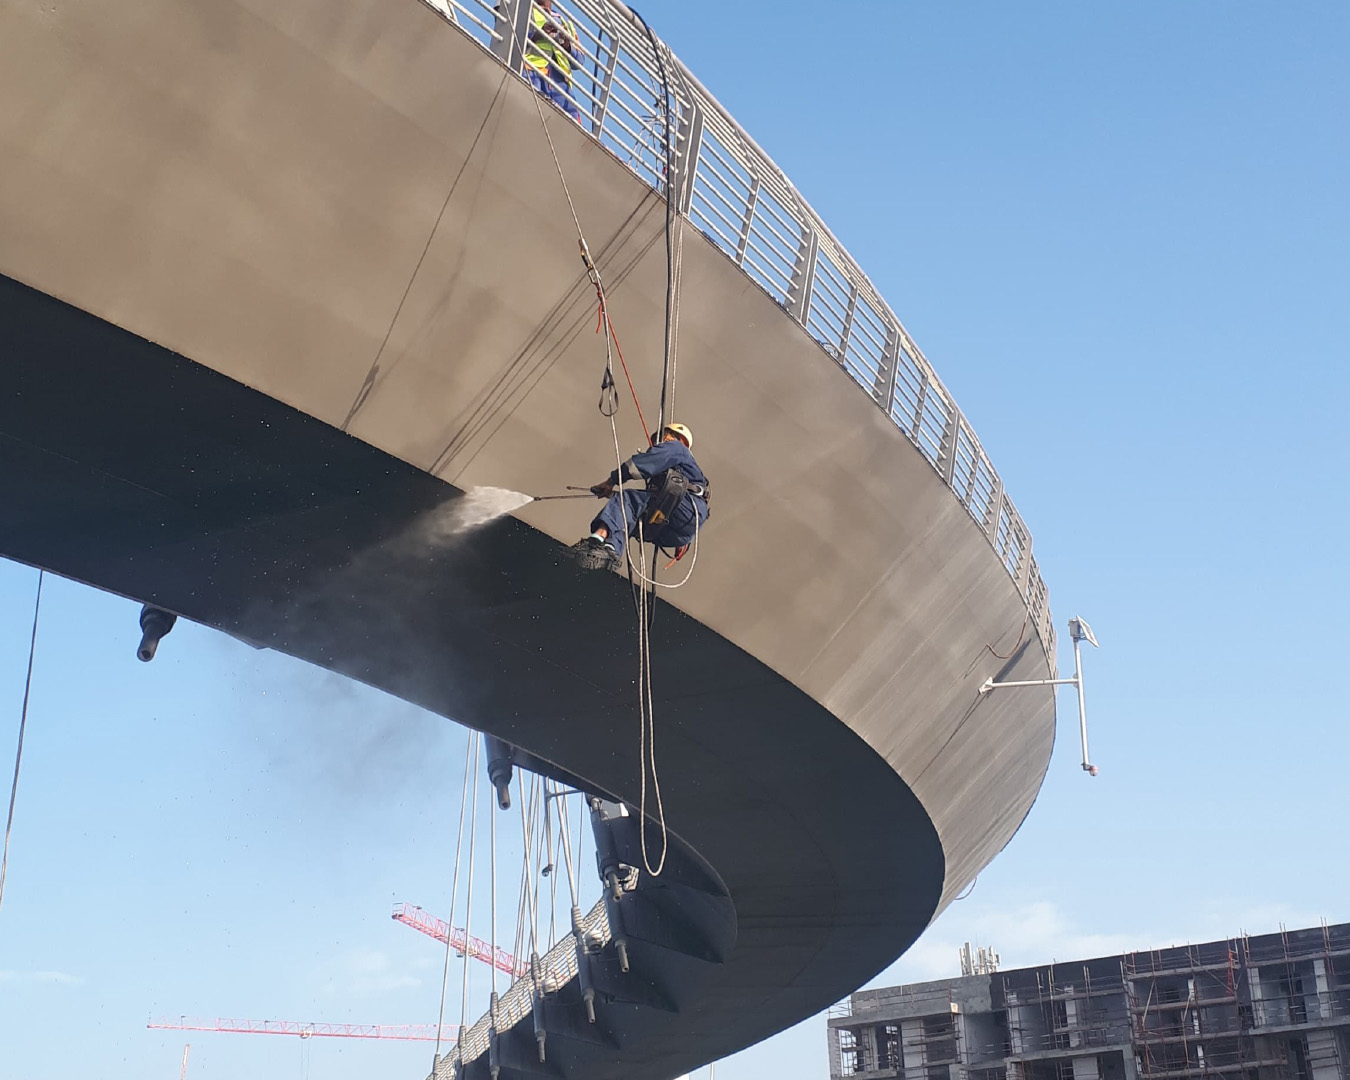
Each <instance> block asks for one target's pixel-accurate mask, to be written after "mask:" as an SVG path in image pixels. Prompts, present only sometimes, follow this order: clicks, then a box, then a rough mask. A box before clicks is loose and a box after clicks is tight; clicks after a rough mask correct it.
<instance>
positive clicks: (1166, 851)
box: [0, 0, 1350, 1080]
mask: <svg viewBox="0 0 1350 1080" xmlns="http://www.w3.org/2000/svg"><path fill="white" fill-rule="evenodd" d="M389 2H413V0H389ZM643 12H644V14H645V15H646V16H647V18H648V19H649V20H650V21H651V23H652V24H653V26H654V27H655V28H656V30H657V31H658V32H659V33H661V34H663V35H664V36H665V37H666V38H667V39H668V40H669V41H670V42H671V43H672V45H673V47H674V48H675V50H676V51H677V53H678V54H679V55H680V56H681V57H682V58H683V59H684V60H685V61H686V62H687V63H688V64H689V65H690V66H691V67H692V68H693V69H694V70H695V71H696V72H697V73H698V74H699V76H700V77H701V79H702V81H703V82H704V83H705V84H706V85H707V86H708V87H709V88H710V89H711V90H712V91H713V92H714V93H715V94H716V95H718V96H719V97H720V98H721V99H722V101H723V102H724V103H725V104H726V105H727V106H728V107H729V108H730V110H731V111H732V112H733V113H734V114H735V115H736V116H737V117H738V118H739V119H740V120H741V121H742V123H743V124H744V125H745V127H746V128H747V129H748V130H750V131H751V132H752V133H754V135H755V137H756V138H757V140H758V141H759V142H760V143H761V145H763V146H764V147H765V148H766V149H767V150H768V151H769V152H770V153H771V154H773V155H774V157H775V158H776V159H777V160H778V162H779V163H780V164H781V165H782V166H783V168H784V169H785V171H786V172H787V173H788V174H789V175H790V176H791V177H793V179H794V180H795V181H796V183H797V185H798V187H799V188H800V190H801V191H802V192H803V193H804V194H805V195H806V197H807V198H808V199H810V200H811V201H812V202H813V204H814V205H815V206H816V208H817V209H818V210H819V211H820V212H821V214H822V215H823V216H824V218H825V219H826V220H827V221H828V222H829V223H830V224H831V226H832V228H833V229H834V231H835V232H836V234H837V235H838V236H839V237H840V238H841V239H842V240H843V242H844V243H845V244H846V245H848V247H849V248H850V250H851V251H852V253H853V254H854V256H855V257H856V258H857V259H858V261H859V262H860V263H861V264H862V266H863V267H864V268H865V269H866V270H867V271H868V273H869V274H870V276H871V277H872V279H873V281H874V282H875V283H876V285H877V286H878V288H879V289H880V290H881V292H882V294H883V295H884V296H886V297H887V299H888V300H889V301H890V303H891V304H892V306H893V307H894V308H895V309H896V311H897V312H898V313H899V314H900V317H901V318H902V319H903V320H904V321H905V323H906V325H907V327H908V328H909V330H910V332H911V333H912V334H913V335H914V337H915V339H916V340H917V341H918V342H919V344H920V345H921V346H922V348H923V349H924V351H925V352H926V354H927V355H928V356H929V357H930V359H931V360H932V361H933V362H934V363H935V365H936V366H937V368H938V370H939V372H940V373H941V375H942V377H943V379H944V381H945V382H946V383H947V385H948V386H949V387H950V388H951V390H952V391H953V393H954V394H955V395H956V397H957V400H958V401H959V403H960V404H961V406H962V408H963V409H964V411H965V412H966V414H967V416H968V417H969V418H970V419H971V421H972V423H973V424H974V426H975V428H976V430H977V431H978V433H979V435H980V437H981V440H982V441H983V443H984V445H985V447H986V449H987V450H988V451H989V453H990V455H991V457H992V459H993V461H994V463H995V465H996V466H997V468H998V469H999V470H1000V472H1001V473H1002V475H1003V477H1004V479H1005V481H1006V483H1007V485H1008V487H1009V490H1010V491H1011V493H1012V494H1013V496H1014V498H1015V499H1016V501H1017V504H1018V507H1019V508H1020V510H1021V511H1022V513H1023V515H1024V517H1025V518H1026V520H1027V522H1028V524H1029V525H1030V527H1031V529H1032V531H1033V533H1034V535H1035V551H1036V554H1037V557H1038V559H1039V561H1040V565H1041V567H1042V569H1043V571H1044V574H1045V577H1046V580H1047V581H1048V583H1049V585H1050V589H1051V601H1052V605H1053V608H1054V610H1055V612H1056V616H1057V618H1058V620H1059V621H1060V623H1061V625H1062V623H1063V621H1064V620H1065V619H1066V618H1067V617H1068V616H1069V615H1071V614H1074V613H1076V612H1081V613H1082V614H1083V615H1085V616H1087V617H1088V618H1089V619H1090V620H1091V621H1092V623H1093V625H1094V627H1095V628H1096V630H1097V632H1098V636H1099V637H1100V639H1101V641H1102V645H1103V648H1102V650H1101V651H1100V652H1098V653H1093V654H1091V655H1090V656H1089V657H1088V658H1087V663H1088V665H1089V667H1088V679H1089V694H1090V701H1089V707H1090V709H1091V712H1092V736H1093V748H1094V756H1095V757H1096V758H1097V759H1098V761H1099V763H1100V765H1101V767H1102V775H1101V776H1100V777H1099V778H1098V779H1096V780H1089V779H1088V778H1086V777H1085V776H1084V775H1083V774H1082V773H1080V772H1079V771H1078V769H1077V767H1076V753H1077V747H1076V741H1075V731H1074V723H1075V719H1074V711H1073V708H1072V702H1071V700H1070V699H1069V698H1068V697H1067V696H1066V697H1064V698H1063V699H1061V706H1062V708H1061V737H1060V740H1059V743H1058V746H1057V750H1056V755H1055V760H1054V762H1053V765H1052V768H1051V772H1050V775H1049V777H1048V779H1047V782H1046V785H1045V788H1044V790H1043V792H1042V794H1041V797H1040V799H1039V801H1038V802H1037V804H1036V807H1035V809H1034V810H1033V812H1032V814H1031V816H1030V818H1029V819H1028V821H1027V822H1026V824H1025V825H1024V826H1023V828H1022V830H1021V832H1020V833H1019V834H1018V835H1017V837H1016V838H1015V839H1014V840H1013V842H1012V843H1011V844H1010V845H1009V847H1008V848H1007V850H1006V851H1005V852H1004V853H1003V854H1002V855H1001V856H1000V857H999V858H998V859H997V860H996V861H995V862H994V864H993V865H992V866H991V867H990V868H989V869H988V870H987V871H986V872H985V873H984V874H983V875H982V876H981V878H980V879H979V882H978V883H977V885H976V887H975V889H974V891H973V893H972V894H971V895H970V896H969V898H968V899H965V900H962V901H960V902H958V903H957V904H955V905H954V906H953V907H952V909H951V910H950V911H949V912H948V913H947V914H946V915H944V916H943V917H942V918H941V919H940V920H939V921H938V923H937V924H936V925H935V926H934V927H933V928H932V929H931V931H930V932H929V934H928V935H926V936H925V938H924V939H922V940H921V941H920V943H919V944H918V945H917V946H916V947H915V949H914V950H912V951H911V953H910V954H909V956H907V957H906V958H904V959H902V960H901V961H900V962H899V963H898V964H897V965H895V967H894V968H893V969H892V970H891V971H890V972H889V973H888V974H887V975H886V976H885V977H884V978H885V979H886V980H888V981H897V980H900V979H905V978H923V977H933V976H939V975H945V974H952V973H954V970H955V965H956V953H955V950H956V947H957V946H958V945H959V944H960V942H961V941H963V940H965V939H968V938H974V939H977V940H978V941H980V942H981V943H986V944H992V945H994V946H995V947H997V948H999V949H1000V951H1001V952H1002V953H1003V958H1004V961H1005V964H1023V963H1036V962H1040V961H1045V960H1049V959H1051V958H1052V957H1058V958H1060V959H1067V958H1072V957H1075V956H1079V955H1083V954H1086V953H1093V952H1097V953H1100V952H1107V951H1114V950H1116V949H1119V948H1123V947H1146V946H1149V945H1156V944H1165V943H1169V942H1177V941H1185V940H1188V939H1191V940H1202V939H1206V938H1210V937H1215V936H1221V935H1225V934H1230V933H1236V932H1238V931H1239V930H1242V929H1246V930H1249V931H1252V932H1261V931H1269V930H1273V929H1277V928H1278V923H1279V922H1280V921H1281V920H1283V921H1285V922H1286V923H1288V924H1289V925H1300V924H1306V923H1309V922H1315V920H1316V919H1317V918H1318V917H1319V916H1323V915H1325V916H1326V917H1327V918H1328V919H1330V920H1332V921H1338V920H1350V900H1347V897H1350V870H1347V868H1346V864H1345V861H1344V860H1343V859H1341V858H1339V857H1338V853H1339V846H1340V845H1339V839H1340V837H1341V836H1343V835H1344V833H1345V831H1346V826H1347V810H1346V797H1345V794H1344V778H1343V773H1344V762H1345V761H1346V760H1347V757H1350V736H1348V735H1347V733H1346V720H1347V716H1346V713H1347V707H1346V704H1345V694H1344V690H1343V685H1342V684H1343V683H1344V678H1345V671H1346V668H1347V664H1346V662H1345V660H1344V657H1343V653H1344V647H1343V644H1342V641H1341V635H1342V632H1343V627H1344V620H1345V611H1346V610H1347V608H1348V607H1350V585H1348V583H1347V572H1346V564H1345V557H1344V555H1343V549H1344V546H1345V542H1346V537H1347V536H1350V513H1348V512H1347V509H1346V503H1347V498H1346V493H1345V487H1346V476H1347V471H1348V470H1347V465H1348V464H1350V463H1348V462H1347V453H1346V449H1345V447H1346V443H1345V438H1344V435H1345V432H1344V428H1345V423H1344V419H1343V418H1344V415H1345V399H1346V397H1347V394H1350V376H1347V374H1346V367H1347V363H1346V361H1347V347H1346V338H1345V333H1344V322H1345V319H1346V315H1347V312H1348V311H1350V268H1348V266H1347V251H1348V250H1350V227H1348V225H1350V222H1348V220H1347V219H1348V217H1350V199H1348V198H1347V192H1350V153H1348V152H1347V140H1346V132H1347V130H1350V116H1347V111H1348V104H1350V73H1348V71H1350V69H1347V65H1346V63H1345V57H1346V56H1347V55H1350V8H1348V7H1347V6H1346V5H1344V4H1343V3H1339V2H1337V3H1331V2H1323V3H1305V4H1299V5H1281V6H1279V7H1276V6H1274V5H1270V4H1257V3H1247V2H1236V0H1225V2H1222V3H1220V2H1200V0H1195V2H1188V3H1162V2H1154V3H1134V4H1114V5H1107V4H1082V3H1071V2H1067V0H1066V2H1061V3H1040V2H1026V3H1021V4H1002V3H982V4H974V3H947V4H920V3H885V4H880V3H853V4H847V5H845V4H826V3H823V2H814V3H799V4H791V3H782V4H777V5H769V4H753V5H752V4H743V5H730V4H725V3H713V2H712V0H694V2H681V3H675V2H673V0H665V2H661V0H649V2H647V3H646V4H644V5H643ZM692 422H694V423H696V422H697V418H696V417H695V418H692ZM0 513H3V511H2V510H0ZM709 539H710V540H711V539H712V538H711V537H710V538H709ZM34 577H35V575H34V573H33V572H32V571H30V570H27V569H25V568H21V567H17V566H14V565H12V564H0V736H2V737H0V754H3V758H0V760H3V761H4V762H5V764H4V769H5V773H4V775H5V777H6V780H7V779H8V760H9V755H10V753H11V750H12V746H13V733H14V726H15V725H16V723H17V717H18V708H19V699H20V695H21V692H22V676H23V662H24V660H25V658H26V651H27V634H28V625H29V622H28V620H29V617H30V612H31V601H32V589H33V585H34ZM136 610H137V609H136V608H135V607H134V606H133V605H131V604H129V603H127V602H125V601H122V600H118V599H114V598H111V597H107V596H102V595H99V594H97V593H94V592H92V591H90V590H88V589H84V588H80V587H76V586H74V585H71V584H68V583H64V582H60V581H51V582H50V590H49V593H48V599H47V603H46V605H45V609H44V612H43V627H42V633H41V637H40V641H39V655H38V664H37V670H36V675H35V687H34V696H33V705H32V711H31V719H30V731H29V743H28V747H27V756H26V760H25V773H24V777H23V783H22V788H21V791H20V802H19V813H18V820H17V824H16V827H15V837H14V844H13V850H12V853H11V863H10V880H9V884H8V887H7V892H6V896H5V902H4V909H3V912H0V1047H3V1051H0V1076H3V1077H4V1078H6V1080H8V1078H11V1077H13V1078H16V1080H54V1078H65V1077H69V1076H72V1075H74V1074H75V1073H76V1071H77V1070H80V1071H84V1070H88V1069H90V1068H92V1069H93V1070H94V1071H95V1072H96V1073H97V1074H98V1075H99V1076H101V1077H106V1078H108V1080H132V1078H135V1080H143V1078H153V1077H164V1078H169V1077H174V1076H176V1075H177V1068H178V1060H179V1057H180V1055H181V1053H182V1045H183V1042H184V1041H186V1039H185V1038H183V1037H179V1036H178V1035H176V1034H169V1035H162V1034H160V1033H156V1032H148V1031H146V1030H145V1029H144V1023H145V1020H146V1018H147V1016H148V1015H149V1014H150V1013H151V1012H164V1013H174V1014H177V1013H188V1014H196V1013H204V1014H206V1013H209V1014H221V1015H241V1016H256V1017H285V1018H295V1019H317V1020H332V1021H342V1020H350V1021H358V1022H365V1021H371V1022H373V1021H382V1022H413V1021H426V1020H428V1019H432V1018H434V1014H435V1008H436V999H437V995H438V992H439V971H438V965H439V956H438V954H437V951H436V947H435V946H434V944H433V943H431V942H429V941H427V940H425V939H422V938H420V937H418V936H417V935H415V934H413V933H411V932H410V931H408V930H405V929H403V928H401V927H399V926H397V925H395V924H393V923H392V922H391V921H390V919H389V917H388V913H389V907H390V904H391V903H392V902H393V901H394V900H396V899H409V900H413V901H417V902H420V903H423V904H424V905H426V906H427V907H429V908H433V909H443V908H444V898H445V897H446V896H447V894H448V881H447V876H448V865H449V861H450V849H451V848H452V845H453V837H452V836H450V835H448V834H449V833H450V832H451V831H452V830H453V827H454V821H455V816H456V813H457V802H456V801H455V800H456V794H457V788H458V784H459V775H460V768H461V762H462V756H461V755H462V735H461V733H460V732H459V729H457V728H454V727H453V726H452V725H448V724H446V723H445V722H443V721H439V720H437V719H435V718H432V717H428V716H426V715H425V714H422V713H419V712H417V711H416V710H413V709H410V708H408V707H406V706H403V705H401V704H399V703H397V702H394V701H390V700H389V699H386V698H383V697H381V696H380V695H377V694H375V693H373V692H370V691H366V690H363V689H360V688H355V687H348V686H345V685H343V684H341V683H339V682H337V681H336V680H334V679H331V678H329V677H327V676H324V675H322V674H319V673H315V672H313V671H310V670H308V669H305V668H303V667H302V666H300V665H297V664H295V663H294V662H291V661H288V660H285V659H284V658H281V657H278V656H274V655H272V654H269V653H258V652H254V651H253V650H251V649H248V648H246V647H244V646H241V645H238V644H236V643H234V642H232V641H230V640H228V639H224V638H222V637H220V636H219V635H215V634H213V633H210V632H208V631H205V630H202V629H199V628H196V627H192V626H185V625H180V627H179V628H178V629H177V630H175V631H174V634H173V636H172V637H171V638H169V639H168V640H167V641H166V644H165V647H164V651H163V654H162V655H161V657H160V658H159V659H158V660H157V661H156V662H155V663H154V664H152V665H148V666H147V665H141V664H138V663H136V662H135V660H134V659H133V658H132V650H133V648H134V646H135V643H136V637H137V635H136V631H135V617H136ZM1067 663H1068V658H1067V654H1066V655H1064V656H1061V666H1067ZM191 1041H192V1043H193V1064H192V1067H191V1069H190V1073H189V1075H191V1076H193V1077H199V1078H217V1080H219V1078H233V1077H244V1076H247V1077H251V1078H253V1077H256V1078H273V1077H275V1078H278V1080H288V1078H292V1077H297V1076H304V1075H305V1068H306V1066H307V1065H308V1068H309V1071H310V1075H312V1076H313V1077H315V1078H318V1077H331V1078H334V1080H355V1078H358V1077H362V1078H364V1077H368V1076H380V1077H390V1078H397V1077H407V1078H409V1080H412V1078H416V1077H420V1076H423V1075H425V1071H426V1067H427V1065H428V1063H429V1053H428V1051H427V1050H426V1049H425V1048H424V1047H422V1046H420V1045H415V1046H412V1047H408V1046H403V1045H400V1044H387V1043H386V1044H381V1043H375V1044H365V1045H345V1046H344V1045H342V1044H338V1043H331V1042H330V1043H322V1044H321V1043H318V1042H311V1043H307V1044H303V1045H302V1044H301V1043H300V1042H298V1041H296V1040H280V1039H278V1040H269V1039H264V1038H261V1037H255V1038H247V1037H242V1036H234V1037H230V1036H203V1035H194V1036H192V1037H191ZM824 1047H825V1036H824V1025H823V1021H821V1020H815V1021H812V1022H809V1023H807V1024H804V1025H802V1026H801V1027H799V1028H797V1029H794V1030H793V1031H791V1032H788V1033H785V1034H784V1035H782V1036H780V1037H778V1038H776V1039H773V1040H770V1041H769V1042H768V1043H766V1044H764V1045H763V1046H761V1047H759V1048H756V1049H754V1050H752V1051H749V1052H747V1053H745V1054H743V1055H740V1056H738V1057H737V1058H735V1059H733V1060H731V1061H729V1062H727V1063H724V1064H723V1065H722V1066H721V1067H720V1068H719V1070H718V1073H717V1076H718V1078H719V1080H759V1078H762V1077H774V1078H776V1080H777V1078H782V1080H821V1078H823V1077H824V1076H825V1075H826V1066H825V1051H824ZM305 1053H308V1054H309V1055H310V1059H311V1060H309V1061H308V1062H306V1061H305V1060H304V1059H303V1056H302V1055H303V1054H305Z"/></svg>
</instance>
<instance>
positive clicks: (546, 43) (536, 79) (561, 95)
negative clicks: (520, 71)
mask: <svg viewBox="0 0 1350 1080" xmlns="http://www.w3.org/2000/svg"><path fill="white" fill-rule="evenodd" d="M576 49H577V28H576V26H575V25H573V23H572V21H571V20H570V19H566V18H564V17H563V16H562V15H554V13H553V0H535V3H534V4H532V5H531V8H530V32H529V41H528V42H527V43H526V45H525V72H524V74H525V75H526V77H527V78H528V79H529V82H530V85H531V86H533V87H534V88H535V90H537V91H538V92H539V93H541V94H542V95H543V96H544V97H546V98H548V99H549V101H551V102H553V103H554V104H555V105H558V106H559V107H560V108H561V109H562V110H563V112H565V113H567V115H568V116H570V117H571V118H572V119H573V120H575V121H576V122H577V123H578V124H579V123H581V110H580V109H578V108H577V103H576V100H575V99H574V98H573V97H572V61H573V59H574V58H575V57H576Z"/></svg>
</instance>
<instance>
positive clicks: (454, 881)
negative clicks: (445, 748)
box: [431, 731, 478, 1075]
mask: <svg viewBox="0 0 1350 1080" xmlns="http://www.w3.org/2000/svg"><path fill="white" fill-rule="evenodd" d="M477 734H478V733H477V732H476V731H470V732H469V737H468V741H467V744H466V745H465V747H464V783H463V784H461V785H460V789H459V830H458V833H457V834H456V836H455V872H454V876H453V877H452V878H451V883H450V924H449V925H450V932H449V933H448V934H446V935H445V970H444V971H443V972H442V974H441V1010H440V1012H439V1014H437V1018H436V1056H435V1058H434V1059H433V1060H432V1063H431V1070H432V1075H435V1072H436V1062H438V1061H440V1060H441V1032H442V1030H443V1029H444V1027H445V995H446V991H447V989H448V988H449V986H450V952H451V948H450V939H451V938H452V937H454V930H455V898H456V897H457V896H458V895H459V858H460V853H461V852H462V851H463V850H464V811H465V808H466V806H465V804H466V803H467V802H468V800H469V769H470V768H471V767H472V764H473V749H474V738H475V737H476V736H477ZM464 944H465V947H467V946H468V944H469V943H468V940H467V935H466V940H465V942H464Z"/></svg>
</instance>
